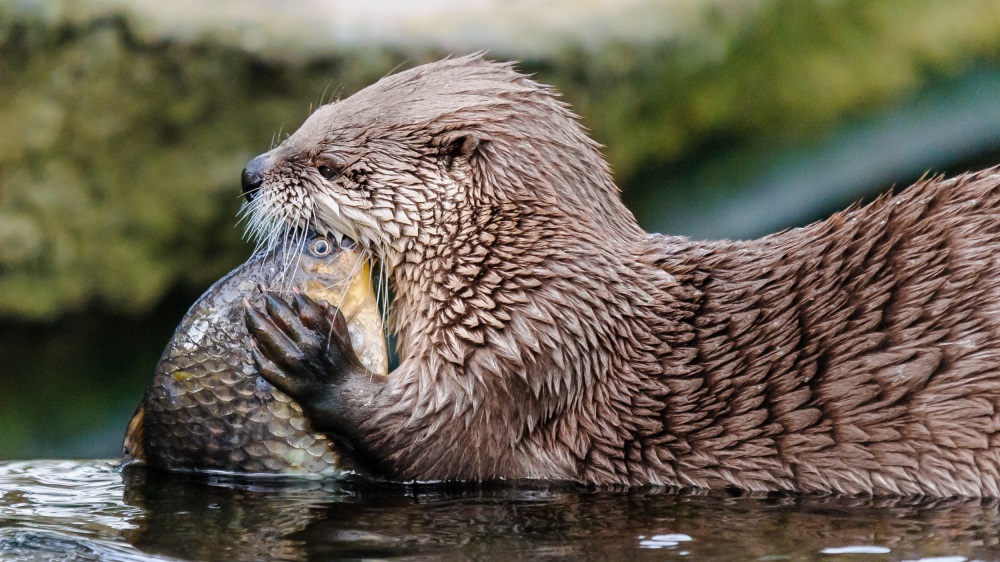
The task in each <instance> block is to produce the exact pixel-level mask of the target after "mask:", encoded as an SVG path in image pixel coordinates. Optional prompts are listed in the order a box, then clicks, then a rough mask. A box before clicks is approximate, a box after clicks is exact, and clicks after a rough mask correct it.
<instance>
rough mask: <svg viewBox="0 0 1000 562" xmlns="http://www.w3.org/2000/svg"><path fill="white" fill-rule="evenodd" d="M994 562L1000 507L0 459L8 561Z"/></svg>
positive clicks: (0, 510)
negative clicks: (210, 472) (173, 471)
mask: <svg viewBox="0 0 1000 562" xmlns="http://www.w3.org/2000/svg"><path fill="white" fill-rule="evenodd" d="M54 558H58V559H68V558H72V559H75V560H111V561H117V560H123V561H131V560H337V559H358V558H368V559H371V558H375V559H386V558H392V559H404V560H405V559H413V560H428V559H431V560H433V559H449V560H451V559H470V558H471V559H480V560H483V559H485V560H494V559H498V560H510V559H566V558H568V559H581V560H586V559H593V560H621V559H635V560H645V559H663V558H675V559H689V560H830V561H833V560H936V561H938V562H942V561H960V560H976V559H982V560H996V559H1000V503H998V501H996V500H979V499H944V500H933V499H864V498H851V497H836V496H834V497H811V496H805V497H804V496H790V495H785V494H769V495H761V496H748V495H738V494H734V493H726V492H711V493H707V492H691V491H680V492H678V491H671V490H656V489H634V490H588V489H586V488H580V487H574V486H564V485H556V484H540V483H530V484H509V485H491V486H476V487H470V486H440V485H409V486H407V485H391V486H390V485H376V484H371V483H365V482H357V481H334V480H326V481H319V480H302V479H298V480H292V479H262V478H233V477H224V476H205V475H200V476H197V475H165V474H160V473H155V472H150V471H146V470H143V469H138V470H132V469H130V470H127V471H125V472H124V473H122V472H121V471H119V470H118V469H117V467H116V464H115V463H114V462H112V461H24V462H7V463H0V559H3V560H15V561H19V560H51V559H54Z"/></svg>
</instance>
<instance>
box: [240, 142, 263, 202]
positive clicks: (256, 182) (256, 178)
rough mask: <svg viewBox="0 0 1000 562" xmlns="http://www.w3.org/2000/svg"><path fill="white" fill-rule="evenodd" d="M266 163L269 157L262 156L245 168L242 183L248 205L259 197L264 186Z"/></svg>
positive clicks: (241, 178)
mask: <svg viewBox="0 0 1000 562" xmlns="http://www.w3.org/2000/svg"><path fill="white" fill-rule="evenodd" d="M266 161H267V155H266V154H261V155H260V156H258V157H256V158H254V159H253V160H251V161H250V162H249V163H248V164H247V167H246V168H243V175H242V176H241V177H240V181H241V182H242V183H243V197H245V198H246V200H247V203H250V202H252V201H253V200H254V198H256V197H257V193H258V190H260V186H261V185H263V184H264V172H266V171H267V167H266Z"/></svg>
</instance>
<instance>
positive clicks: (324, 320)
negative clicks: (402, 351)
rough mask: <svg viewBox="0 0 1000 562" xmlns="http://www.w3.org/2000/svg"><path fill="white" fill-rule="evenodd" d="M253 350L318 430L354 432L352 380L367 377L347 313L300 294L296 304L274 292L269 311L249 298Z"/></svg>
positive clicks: (263, 371)
mask: <svg viewBox="0 0 1000 562" xmlns="http://www.w3.org/2000/svg"><path fill="white" fill-rule="evenodd" d="M243 306H244V309H245V316H246V325H247V329H248V330H249V332H250V335H251V345H252V349H251V355H252V356H253V359H254V363H256V365H257V371H258V372H259V373H260V375H261V376H262V377H264V379H265V380H266V381H267V382H269V383H271V384H272V385H274V386H275V387H276V388H277V389H278V390H280V391H282V392H284V393H285V394H287V395H288V396H289V397H291V398H292V399H293V400H295V401H296V402H298V404H299V405H300V406H301V407H302V409H303V411H305V413H306V415H307V416H308V417H309V418H310V421H311V422H312V423H313V426H314V428H315V429H316V430H318V431H322V432H329V431H333V432H345V433H351V432H350V431H349V429H350V428H349V427H346V426H347V425H350V424H351V420H350V419H349V418H351V417H352V416H351V415H350V414H351V411H352V410H353V406H354V405H353V404H352V402H354V400H351V398H352V397H353V396H349V395H353V394H354V393H348V392H347V391H346V389H347V388H348V387H351V386H353V385H351V384H350V381H351V380H352V379H353V380H357V379H360V380H367V379H369V377H368V376H367V371H366V370H365V368H364V366H363V365H362V364H361V362H360V361H359V360H358V358H357V355H355V353H354V349H353V348H352V347H351V339H350V336H349V335H348V331H347V321H346V320H345V319H344V315H343V314H341V313H340V311H339V310H338V309H336V308H334V307H331V306H329V305H328V304H326V303H324V304H323V305H320V304H318V303H317V302H316V301H314V300H313V299H311V298H309V297H308V296H306V295H303V294H301V293H296V294H295V296H294V298H293V299H292V303H291V305H289V304H288V303H286V302H285V301H284V300H283V299H282V298H280V297H279V296H278V295H277V294H275V293H274V292H271V291H268V292H267V294H266V295H265V300H264V310H263V311H261V310H258V309H257V308H255V307H254V306H252V305H251V304H250V303H249V302H246V301H244V303H243Z"/></svg>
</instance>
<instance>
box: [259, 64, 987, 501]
mask: <svg viewBox="0 0 1000 562" xmlns="http://www.w3.org/2000/svg"><path fill="white" fill-rule="evenodd" d="M269 158H270V160H269V168H268V170H267V173H266V175H265V178H266V179H265V183H264V185H263V187H262V188H261V190H260V193H259V194H258V197H257V198H256V199H255V200H254V202H253V203H252V204H251V206H250V209H249V212H250V214H251V217H253V218H255V219H256V220H257V222H256V223H255V224H257V225H270V226H269V227H267V228H270V229H271V230H267V229H266V228H264V227H259V228H258V230H260V231H261V232H259V233H260V234H261V235H262V236H263V237H267V236H269V235H273V234H274V232H276V231H277V230H276V229H279V228H289V227H296V226H304V225H305V224H306V223H308V224H310V225H313V226H315V227H317V228H320V229H328V230H336V231H339V232H343V233H345V234H348V235H350V236H351V237H353V238H355V239H356V240H358V241H359V242H360V243H362V244H363V245H365V246H366V247H367V248H369V249H370V250H371V251H372V252H373V253H374V254H375V255H377V256H378V257H379V258H380V259H381V260H382V261H383V263H384V264H386V266H387V268H388V272H389V277H390V278H391V281H392V283H393V287H394V289H395V291H396V300H395V309H394V311H393V316H392V318H393V320H394V325H395V327H396V329H397V330H398V334H399V342H400V343H399V348H400V349H399V351H400V356H401V358H402V362H401V365H400V367H399V368H398V369H397V370H396V371H394V372H393V373H392V374H391V376H390V377H389V381H388V382H387V383H384V384H380V383H366V382H365V381H363V380H360V379H359V380H354V379H358V377H354V378H353V379H351V380H346V381H342V382H341V383H338V384H341V385H343V386H344V388H345V389H347V390H345V392H349V393H351V395H352V396H354V397H355V398H354V399H353V400H351V401H348V402H346V403H343V404H341V406H340V407H341V408H343V409H344V412H342V416H341V419H342V420H346V421H343V422H341V423H342V425H341V426H340V427H332V428H327V429H328V430H329V431H346V432H347V433H348V434H350V436H351V438H352V440H353V441H354V445H355V447H356V448H357V449H358V451H359V452H360V453H361V454H362V455H364V456H365V457H366V458H368V459H369V460H370V461H371V462H372V463H373V464H374V465H375V466H377V467H378V468H379V469H380V470H382V471H384V472H385V473H386V474H387V475H388V476H390V477H393V478H401V479H422V480H439V479H473V480H485V479H497V478H545V479H558V480H573V481H579V482H585V483H595V484H610V483H626V484H634V485H638V484H670V485H684V486H699V487H723V486H735V487H738V488H742V489H750V490H798V491H824V492H825V491H836V492H847V493H874V494H933V495H941V496H947V495H973V496H975V495H990V496H997V495H1000V413H998V411H997V407H998V405H1000V369H998V365H1000V337H998V336H1000V325H998V319H1000V293H998V281H1000V265H998V263H997V259H996V258H995V254H996V253H997V249H1000V213H998V210H1000V172H998V171H997V170H988V171H985V172H981V173H979V174H972V175H966V176H962V177H959V178H956V179H951V180H930V181H924V182H921V183H919V184H917V185H915V186H912V187H910V188H909V189H906V190H905V191H903V192H902V194H900V195H897V196H895V197H888V196H887V197H883V198H881V199H879V200H878V201H876V202H874V203H872V204H871V205H868V206H865V207H860V208H854V209H851V210H848V211H846V212H844V213H841V214H837V215H835V216H834V217H832V218H831V219H829V220H827V221H824V222H820V223H817V224H814V225H811V226H809V227H806V228H802V229H797V230H792V231H788V232H784V233H781V234H777V235H774V236H770V237H767V238H764V239H761V240H755V241H748V242H694V241H690V240H687V239H684V238H676V237H667V236H661V235H655V234H654V235H650V234H647V233H645V232H643V231H642V230H640V228H639V227H638V226H637V224H636V222H635V220H634V218H633V217H632V215H631V213H630V212H629V211H628V210H627V209H626V208H625V207H624V206H623V205H622V204H621V201H620V198H619V195H618V190H617V188H616V187H615V185H614V183H613V181H612V179H611V176H610V173H609V171H608V168H607V165H606V164H605V162H604V160H603V158H602V157H601V155H600V153H599V150H598V147H597V145H596V144H595V143H593V141H591V140H590V139H589V138H588V137H587V136H586V133H585V132H584V130H583V129H582V127H580V125H579V124H578V123H577V120H576V118H575V116H573V114H572V113H571V112H570V111H569V110H568V109H567V108H566V107H565V105H564V104H562V103H561V102H559V101H557V100H556V98H555V96H554V95H553V92H552V91H551V90H550V89H548V88H547V87H545V86H541V85H539V84H537V83H535V82H533V81H531V80H529V79H528V78H527V77H525V76H524V75H521V74H518V73H516V72H515V71H514V70H513V69H512V68H511V66H510V65H506V64H497V63H492V62H488V61H484V60H482V59H481V58H480V57H465V58H458V59H451V60H445V61H441V62H438V63H434V64H430V65H425V66H421V67H417V68H415V69H412V70H409V71H406V72H402V73H399V74H397V75H394V76H390V77H387V78H385V79H383V80H381V81H379V82H378V83H376V84H374V85H373V86H371V87H369V88H367V89H365V90H363V91H361V92H359V93H357V94H355V95H354V96H352V97H350V98H347V99H345V100H342V101H339V102H335V103H333V104H330V105H327V106H324V107H322V108H320V109H319V110H317V112H316V113H315V114H314V115H313V116H312V117H310V118H309V120H307V122H306V123H305V124H304V125H303V126H302V128H301V129H300V130H299V131H297V132H296V133H294V134H293V135H292V136H291V137H290V138H289V139H287V140H286V141H285V142H284V143H282V145H280V146H279V147H277V148H276V149H274V150H273V151H272V152H271V153H269ZM330 162H332V163H333V164H335V165H337V166H339V168H338V169H341V173H340V174H339V175H338V176H337V177H335V178H333V179H331V180H328V179H326V178H324V177H322V176H321V175H319V174H318V173H317V171H316V170H317V167H318V166H319V165H322V164H324V163H330Z"/></svg>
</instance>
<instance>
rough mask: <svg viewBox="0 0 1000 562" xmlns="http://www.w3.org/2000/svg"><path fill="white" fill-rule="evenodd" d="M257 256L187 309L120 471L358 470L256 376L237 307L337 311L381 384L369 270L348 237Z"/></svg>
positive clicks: (383, 363)
mask: <svg viewBox="0 0 1000 562" xmlns="http://www.w3.org/2000/svg"><path fill="white" fill-rule="evenodd" d="M301 240H302V243H301V244H278V245H277V246H279V247H277V248H271V249H268V250H260V251H258V252H256V253H255V254H254V255H253V256H251V257H250V258H249V259H248V260H247V261H246V262H245V263H243V264H242V265H240V266H239V267H237V268H236V269H234V270H233V271H232V272H230V273H229V274H228V275H226V276H225V277H223V278H222V279H220V280H219V281H218V282H216V283H215V284H214V285H212V287H211V288H209V289H208V290H207V291H206V292H205V294H203V295H202V296H201V297H200V298H199V299H198V300H197V301H196V302H195V303H194V305H193V306H192V307H191V308H190V310H189V311H188V312H187V314H186V315H185V316H184V318H183V319H182V320H181V322H180V324H179V325H178V327H177V329H176V330H175V332H174V334H173V337H172V338H171V339H170V341H169V342H168V343H167V346H166V349H165V350H164V351H163V355H162V356H161V357H160V360H159V362H158V363H157V365H156V367H155V369H154V374H153V379H152V382H151V383H150V385H149V387H148V389H147V390H146V393H145V395H144V396H143V398H142V401H141V403H140V404H139V407H138V408H137V410H136V413H135V415H134V416H133V417H132V420H131V422H130V423H129V425H128V429H127V431H126V435H125V440H124V443H123V464H124V465H146V466H149V467H152V468H157V469H162V470H167V471H199V472H220V473H237V474H279V475H283V474H292V475H318V476H330V475H340V474H345V473H351V472H354V471H356V470H357V469H358V467H357V465H356V463H355V461H353V460H352V459H351V457H350V456H349V455H345V454H344V451H343V450H342V449H341V448H339V445H338V444H336V443H334V442H333V441H332V440H331V439H330V438H329V437H328V436H325V435H323V434H319V433H316V432H313V431H311V429H310V426H309V421H308V419H307V418H306V416H305V415H304V414H303V413H302V410H301V409H300V408H299V406H298V405H297V404H296V403H295V402H294V401H293V400H292V399H291V398H289V397H288V396H287V395H285V394H283V393H282V392H280V391H279V390H277V389H276V388H274V387H273V386H271V385H270V384H268V383H267V382H266V381H265V380H264V379H263V378H261V377H260V375H259V374H258V372H257V367H256V366H255V364H254V361H253V358H252V355H251V341H250V340H251V338H250V335H249V333H248V332H247V328H246V324H245V321H244V300H246V301H248V302H249V303H251V304H254V303H256V304H260V303H261V302H263V299H264V298H265V296H264V293H265V291H266V290H271V291H275V292H277V293H278V294H279V295H281V294H282V293H285V294H288V295H290V294H293V292H294V291H299V292H301V293H303V294H305V295H307V296H309V297H310V298H312V299H313V300H315V301H317V302H324V301H325V302H328V303H330V304H331V305H333V306H336V307H338V308H339V309H340V311H341V313H343V314H344V317H345V318H346V319H347V322H348V333H349V334H350V338H351V344H352V347H353V348H354V350H355V354H356V355H357V356H358V359H359V360H360V361H361V363H362V364H363V365H364V366H365V367H366V368H367V369H368V370H369V371H370V372H371V373H372V376H381V377H385V376H387V372H388V354H387V345H386V339H385V337H384V336H385V335H384V332H383V324H384V322H383V317H382V315H381V313H380V312H379V306H378V299H377V298H376V296H375V292H374V290H373V285H372V280H371V275H370V264H369V263H368V261H367V259H366V256H365V255H364V253H363V252H362V251H361V250H360V249H359V247H358V245H357V244H356V243H354V242H353V241H352V240H351V239H350V238H344V239H343V240H342V241H339V242H338V240H336V239H334V238H332V237H331V238H327V237H325V236H322V235H319V234H316V233H308V234H305V235H303V237H302V238H301Z"/></svg>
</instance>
